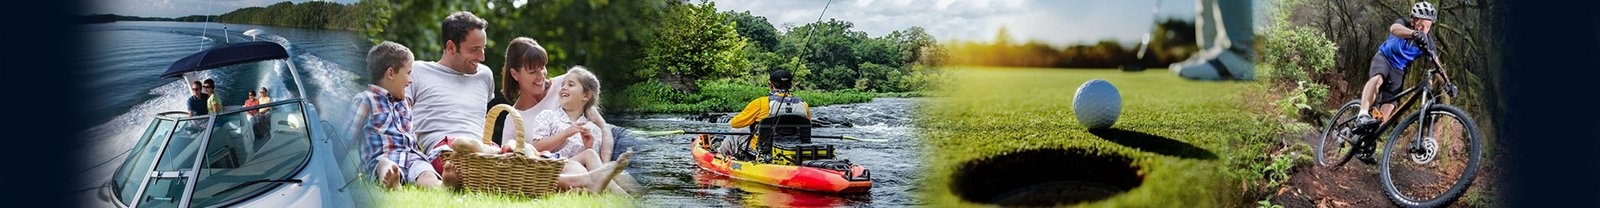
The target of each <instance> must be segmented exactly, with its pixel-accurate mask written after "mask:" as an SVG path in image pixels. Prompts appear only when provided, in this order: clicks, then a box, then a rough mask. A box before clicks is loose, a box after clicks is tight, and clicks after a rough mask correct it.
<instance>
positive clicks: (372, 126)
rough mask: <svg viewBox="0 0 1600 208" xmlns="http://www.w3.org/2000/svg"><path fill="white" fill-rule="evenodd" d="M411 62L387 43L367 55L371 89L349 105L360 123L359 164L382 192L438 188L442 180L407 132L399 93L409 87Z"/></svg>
mask: <svg viewBox="0 0 1600 208" xmlns="http://www.w3.org/2000/svg"><path fill="white" fill-rule="evenodd" d="M412 56H413V55H412V53H411V49H407V48H406V47H405V46H402V45H400V44H398V43H394V42H389V41H384V42H383V43H379V44H378V45H376V46H373V47H372V49H371V50H369V51H367V71H368V73H370V77H369V78H370V79H372V84H369V85H367V91H364V92H362V93H361V94H360V95H357V96H356V100H355V103H356V108H357V109H356V113H357V117H356V118H357V119H360V120H361V122H360V124H361V126H360V129H361V135H362V137H361V138H362V145H361V157H362V162H361V163H362V168H363V169H364V171H368V173H371V174H373V175H374V176H377V178H378V179H380V180H382V182H383V185H384V187H388V188H395V187H398V186H399V185H400V184H401V183H409V184H414V185H416V186H418V187H423V188H438V187H440V186H441V185H442V183H443V180H442V178H441V177H440V175H439V172H438V171H436V170H434V168H433V166H432V165H430V164H429V163H428V159H427V158H426V157H423V154H422V152H419V151H417V144H416V141H417V135H416V133H413V132H412V131H411V129H412V128H411V106H410V105H409V104H408V103H410V101H409V100H410V99H409V98H407V97H406V92H405V90H406V86H409V85H411V61H412V59H413V58H412Z"/></svg>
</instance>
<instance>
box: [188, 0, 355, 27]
mask: <svg viewBox="0 0 1600 208" xmlns="http://www.w3.org/2000/svg"><path fill="white" fill-rule="evenodd" d="M377 3H380V2H375V1H368V0H364V1H361V2H357V3H354V4H348V5H346V4H340V3H334V2H324V1H312V2H305V3H299V4H295V3H294V2H289V1H284V2H279V3H276V4H272V5H269V6H266V7H246V8H240V9H237V10H233V11H231V12H228V13H224V14H222V15H219V16H217V18H216V20H217V21H220V22H227V23H240V24H255V25H271V26H282V27H298V28H320V29H337V30H355V31H363V30H367V29H369V27H367V26H366V23H367V19H368V17H369V16H370V15H371V14H372V8H373V7H374V4H377Z"/></svg>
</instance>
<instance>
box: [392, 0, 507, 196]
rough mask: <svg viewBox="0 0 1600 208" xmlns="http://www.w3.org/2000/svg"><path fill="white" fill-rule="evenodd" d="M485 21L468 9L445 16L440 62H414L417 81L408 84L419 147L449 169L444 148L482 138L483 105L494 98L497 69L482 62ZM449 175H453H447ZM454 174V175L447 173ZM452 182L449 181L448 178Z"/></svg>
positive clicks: (437, 166)
mask: <svg viewBox="0 0 1600 208" xmlns="http://www.w3.org/2000/svg"><path fill="white" fill-rule="evenodd" d="M487 24H488V22H487V21H484V20H483V19H481V18H478V17H477V16H474V15H472V13H469V12H464V11H463V12H456V13H452V14H450V16H449V17H445V20H444V23H443V24H442V27H441V29H442V30H443V31H442V32H441V33H440V35H441V36H442V37H441V38H440V39H441V40H444V55H443V56H442V57H440V59H439V61H438V62H431V61H416V62H414V63H412V72H411V78H412V80H413V81H412V84H411V86H409V87H407V88H406V97H408V98H411V100H412V104H411V112H412V121H411V123H412V126H413V128H416V129H414V130H413V132H416V133H417V142H416V144H417V147H416V148H417V150H420V151H422V152H423V154H425V157H427V158H428V160H430V161H431V163H433V166H434V168H435V170H443V171H446V172H447V171H448V170H445V168H444V163H443V160H441V159H440V158H439V157H438V156H439V150H443V149H447V148H449V144H450V142H451V141H452V140H454V139H456V138H471V139H481V138H483V125H484V117H486V114H487V110H485V109H484V108H483V104H484V103H488V102H489V100H490V99H494V73H493V72H492V71H493V70H490V69H489V67H488V66H484V65H483V64H479V62H483V58H484V55H483V53H484V48H485V47H486V46H485V45H486V43H487V42H488V36H487V35H485V34H484V32H485V31H484V30H485V28H484V27H485V25H487ZM446 175H448V174H446ZM445 177H447V178H448V177H449V176H445ZM446 181H447V183H448V182H449V180H446Z"/></svg>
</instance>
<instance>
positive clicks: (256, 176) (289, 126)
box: [99, 42, 368, 207]
mask: <svg viewBox="0 0 1600 208" xmlns="http://www.w3.org/2000/svg"><path fill="white" fill-rule="evenodd" d="M290 57H292V56H290V55H289V53H288V50H286V49H285V48H284V47H283V46H282V45H278V44H277V43H272V42H244V43H233V44H226V45H222V46H217V47H213V48H210V49H206V50H203V51H200V52H196V53H194V54H191V55H189V56H187V57H184V58H183V59H180V60H178V61H177V62H175V63H173V65H172V67H170V68H168V69H167V71H166V72H164V73H162V74H161V77H163V78H176V77H180V76H186V75H189V74H191V73H196V72H201V71H206V70H257V72H260V74H262V75H264V76H263V77H262V79H263V80H267V81H263V82H260V83H259V84H258V83H250V82H244V81H238V82H232V83H234V84H240V85H246V86H242V87H238V88H234V89H259V87H260V86H250V85H267V86H266V87H269V89H270V90H272V91H273V92H274V94H273V95H274V96H272V99H271V100H270V101H271V102H270V103H262V104H260V105H256V106H249V107H246V106H227V107H224V109H223V110H221V111H220V112H214V113H213V114H210V115H189V113H188V112H186V111H173V112H166V113H161V114H158V115H154V117H155V118H154V121H153V122H151V123H150V126H149V127H148V128H147V129H146V130H145V131H144V133H143V134H142V136H141V137H140V138H139V141H138V142H136V143H135V144H134V146H133V148H134V149H133V150H131V152H130V153H129V155H128V157H127V158H126V159H125V161H124V162H123V163H122V165H121V166H120V167H118V168H117V170H116V172H114V173H113V174H114V175H113V176H112V179H111V180H110V181H109V182H108V184H106V185H105V186H103V187H104V188H102V189H101V191H100V194H101V197H99V198H101V199H104V200H105V201H104V202H105V203H110V204H113V205H114V206H116V207H355V206H365V205H367V204H365V203H367V202H365V201H366V200H365V198H367V197H366V196H368V193H367V192H366V190H363V189H364V188H365V187H363V186H360V185H351V184H350V183H351V182H353V181H355V180H356V178H357V177H356V176H355V174H354V172H353V171H345V170H344V169H341V167H344V166H341V165H340V159H338V158H340V157H339V156H336V155H335V154H334V153H335V152H336V151H340V150H336V149H344V148H340V147H337V146H338V145H336V144H337V143H336V141H333V139H335V138H342V137H339V136H335V135H339V134H340V133H341V132H335V131H336V130H337V129H335V128H334V127H333V125H332V124H329V123H327V122H326V121H324V120H323V119H322V117H321V116H319V115H318V113H317V108H316V106H314V105H313V104H312V103H311V102H309V100H308V99H306V97H304V96H305V95H306V93H305V90H304V89H303V88H302V86H304V85H302V84H301V82H300V77H299V75H298V74H297V72H296V70H295V69H294V64H293V63H292V62H291V60H290ZM252 114H256V115H252Z"/></svg>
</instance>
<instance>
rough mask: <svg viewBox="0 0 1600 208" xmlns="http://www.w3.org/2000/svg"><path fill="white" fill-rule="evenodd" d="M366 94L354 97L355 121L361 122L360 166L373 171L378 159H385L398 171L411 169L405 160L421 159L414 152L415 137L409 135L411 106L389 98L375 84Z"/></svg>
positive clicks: (415, 149) (415, 148)
mask: <svg viewBox="0 0 1600 208" xmlns="http://www.w3.org/2000/svg"><path fill="white" fill-rule="evenodd" d="M367 89H368V90H367V91H365V92H361V95H358V96H356V104H357V106H356V107H357V108H360V109H359V110H358V111H357V113H360V114H361V115H358V116H360V117H358V119H361V120H362V122H361V134H362V138H364V141H361V143H362V145H361V157H362V165H363V166H364V167H365V168H366V169H367V170H372V169H373V168H376V167H374V166H375V165H377V164H376V161H377V160H378V159H388V160H389V161H391V162H394V163H395V165H399V166H400V169H401V170H407V169H410V168H411V167H406V166H409V165H410V164H411V163H409V162H408V161H412V160H416V159H421V160H424V161H426V160H427V158H420V157H422V154H421V153H420V152H417V147H416V141H417V135H416V134H415V133H412V132H411V107H409V106H407V105H406V103H407V102H406V100H400V99H395V98H394V97H391V96H389V91H388V90H384V89H383V88H382V87H378V86H377V85H367Z"/></svg>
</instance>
